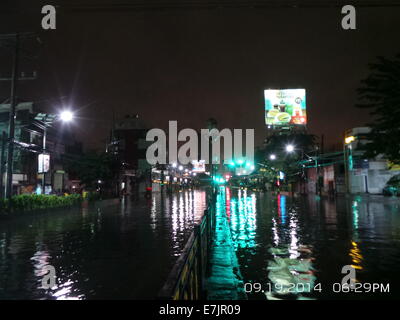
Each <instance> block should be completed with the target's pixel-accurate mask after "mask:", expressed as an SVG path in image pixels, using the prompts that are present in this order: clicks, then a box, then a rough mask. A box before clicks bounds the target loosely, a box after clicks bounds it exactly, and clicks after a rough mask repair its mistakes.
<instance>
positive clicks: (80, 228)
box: [0, 190, 206, 300]
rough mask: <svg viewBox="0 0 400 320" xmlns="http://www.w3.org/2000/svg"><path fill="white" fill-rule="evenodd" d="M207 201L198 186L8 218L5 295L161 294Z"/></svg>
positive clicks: (3, 244) (1, 230)
mask: <svg viewBox="0 0 400 320" xmlns="http://www.w3.org/2000/svg"><path fill="white" fill-rule="evenodd" d="M205 208H206V192H205V191H203V190H191V191H184V192H179V193H174V194H171V195H166V194H164V195H160V194H159V193H158V194H156V193H155V194H153V196H152V198H151V199H143V198H142V199H139V200H138V201H136V200H133V199H123V200H122V201H121V203H120V202H119V201H118V200H117V201H116V202H114V203H111V202H104V204H103V205H100V206H87V207H83V208H81V209H75V210H64V211H60V212H53V213H44V214H39V215H31V216H29V215H28V216H25V217H21V218H16V219H12V220H9V221H2V222H1V224H0V299H57V300H79V299H145V298H148V299H152V298H155V297H156V295H157V293H158V290H159V289H160V287H161V286H162V285H163V283H164V281H165V279H166V277H167V276H168V273H169V271H170V270H171V268H172V265H173V263H174V262H175V261H176V258H177V257H178V256H179V254H180V253H181V251H182V249H183V247H184V245H185V243H186V240H187V238H188V237H189V235H190V232H191V231H192V230H193V227H194V224H195V223H198V222H200V220H201V217H202V215H203V212H204V210H205ZM48 265H52V266H54V267H55V270H56V279H57V280H56V285H55V286H54V287H53V288H51V289H43V288H42V279H43V276H44V275H45V274H46V272H47V271H45V268H44V267H46V266H48Z"/></svg>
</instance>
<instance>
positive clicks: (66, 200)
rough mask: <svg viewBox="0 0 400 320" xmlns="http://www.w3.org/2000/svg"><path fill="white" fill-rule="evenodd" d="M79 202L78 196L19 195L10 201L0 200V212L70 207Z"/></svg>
mask: <svg viewBox="0 0 400 320" xmlns="http://www.w3.org/2000/svg"><path fill="white" fill-rule="evenodd" d="M81 200H82V197H81V195H79V194H71V195H67V196H56V195H44V194H21V195H17V196H13V197H11V199H10V200H7V199H0V212H5V211H13V212H15V211H29V210H35V209H51V208H60V207H70V206H73V205H77V204H79V203H80V202H81Z"/></svg>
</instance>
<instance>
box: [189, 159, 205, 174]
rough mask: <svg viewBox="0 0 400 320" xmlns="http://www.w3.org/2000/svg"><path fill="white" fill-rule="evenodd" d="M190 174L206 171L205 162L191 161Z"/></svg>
mask: <svg viewBox="0 0 400 320" xmlns="http://www.w3.org/2000/svg"><path fill="white" fill-rule="evenodd" d="M192 166H193V169H192V172H205V171H206V161H205V160H199V161H197V160H192Z"/></svg>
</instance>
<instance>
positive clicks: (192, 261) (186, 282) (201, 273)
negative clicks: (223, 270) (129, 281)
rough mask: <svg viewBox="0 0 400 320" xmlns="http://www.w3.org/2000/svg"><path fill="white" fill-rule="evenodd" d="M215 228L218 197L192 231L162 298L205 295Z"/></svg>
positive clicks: (176, 298)
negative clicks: (215, 205)
mask: <svg viewBox="0 0 400 320" xmlns="http://www.w3.org/2000/svg"><path fill="white" fill-rule="evenodd" d="M214 229H215V211H214V198H212V199H211V201H210V202H209V204H208V207H207V210H205V211H204V216H203V218H202V219H201V222H200V224H199V225H196V226H195V228H194V230H193V232H192V233H191V235H190V237H189V240H188V242H187V243H186V245H185V248H184V249H183V252H182V254H181V255H180V257H179V258H178V260H177V261H176V263H175V265H174V267H173V268H172V270H171V272H170V274H169V276H168V278H167V281H166V282H165V284H164V286H163V287H162V289H161V290H160V292H159V294H158V298H159V299H169V300H198V299H203V298H205V295H206V292H205V281H206V273H207V268H208V253H209V250H210V245H211V241H212V236H213V232H214Z"/></svg>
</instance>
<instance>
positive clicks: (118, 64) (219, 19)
mask: <svg viewBox="0 0 400 320" xmlns="http://www.w3.org/2000/svg"><path fill="white" fill-rule="evenodd" d="M64 2H66V3H68V4H69V5H68V6H69V7H68V6H63V1H51V0H49V1H46V2H45V4H56V3H59V4H61V6H60V8H59V11H58V16H57V30H55V31H43V30H41V29H40V23H41V17H42V15H41V13H40V6H35V5H34V4H35V3H40V1H19V2H18V1H4V0H2V1H1V3H2V4H0V33H9V32H14V31H37V32H38V34H39V35H40V38H41V40H42V42H43V45H42V46H41V47H40V48H39V47H38V46H37V45H36V44H32V43H30V42H29V41H27V42H26V49H27V50H31V51H32V52H33V54H38V55H39V57H38V59H36V60H32V61H30V60H27V59H24V60H23V62H22V65H21V71H30V70H33V69H36V70H37V71H38V75H39V78H38V79H37V80H35V81H29V82H24V83H20V84H19V88H18V97H19V98H21V99H23V100H27V101H43V100H45V101H46V105H47V107H49V106H52V107H53V109H56V108H57V107H59V106H60V97H62V96H66V97H67V98H66V99H64V102H63V103H64V104H66V105H68V104H69V105H70V106H71V108H72V109H74V110H76V111H78V115H79V118H78V119H77V121H76V123H75V125H74V128H75V129H76V131H77V137H78V138H79V139H81V140H82V141H84V143H85V146H86V147H87V148H98V147H103V146H104V145H105V143H106V140H107V137H108V135H109V133H108V132H109V129H110V126H111V123H112V116H113V110H114V112H115V114H116V117H117V118H118V117H122V116H124V115H125V114H128V113H132V114H133V113H138V114H139V115H140V116H141V117H142V119H143V120H144V121H145V122H146V123H147V125H148V127H149V128H152V127H161V128H165V127H167V125H168V120H178V125H179V128H181V129H183V128H184V127H191V128H194V129H199V128H202V127H205V122H206V120H207V119H208V118H209V117H214V118H216V119H217V120H218V122H219V127H220V128H223V127H227V128H254V129H255V130H256V144H260V143H261V142H262V141H263V139H264V137H265V133H266V129H265V124H264V101H263V90H264V89H266V88H299V87H300V88H306V90H307V108H308V120H309V125H308V129H309V132H310V133H313V134H316V135H321V134H324V135H325V144H326V145H328V146H329V145H333V144H335V143H339V142H340V141H341V138H342V134H343V131H344V130H345V129H347V128H351V127H355V126H361V125H364V124H365V123H366V122H368V121H370V117H369V115H368V112H367V111H364V110H360V109H357V108H355V107H354V104H355V103H356V92H355V90H356V88H357V87H358V86H359V83H360V80H361V79H363V78H365V77H366V75H367V73H368V69H367V64H368V63H369V62H373V61H374V57H376V56H378V55H383V56H387V57H393V56H394V55H395V54H396V53H399V52H400V41H399V30H400V7H390V8H358V10H357V30H355V31H353V30H349V31H346V30H343V29H342V28H341V24H340V22H341V18H342V14H341V13H340V8H253V9H252V8H222V9H202V10H189V9H185V10H182V9H173V8H172V9H168V10H164V11H158V10H142V11H134V10H128V9H127V8H125V9H121V10H112V11H111V10H104V11H102V10H95V11H93V10H88V11H85V10H83V11H82V10H81V11H74V10H71V7H70V4H73V3H82V2H84V3H99V1H64ZM102 2H107V3H111V2H112V1H102ZM114 2H118V1H114ZM119 2H120V1H119ZM231 2H232V1H231ZM299 2H301V1H299ZM24 3H29V6H26V5H24ZM14 8H17V10H16V11H15V10H14ZM0 51H1V53H0V57H1V60H0V73H1V74H2V75H3V76H4V75H5V74H7V73H9V72H10V71H11V57H10V52H8V51H5V50H4V49H2V48H0ZM8 96H9V83H7V82H0V100H1V101H4V100H5V99H6V98H8Z"/></svg>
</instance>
